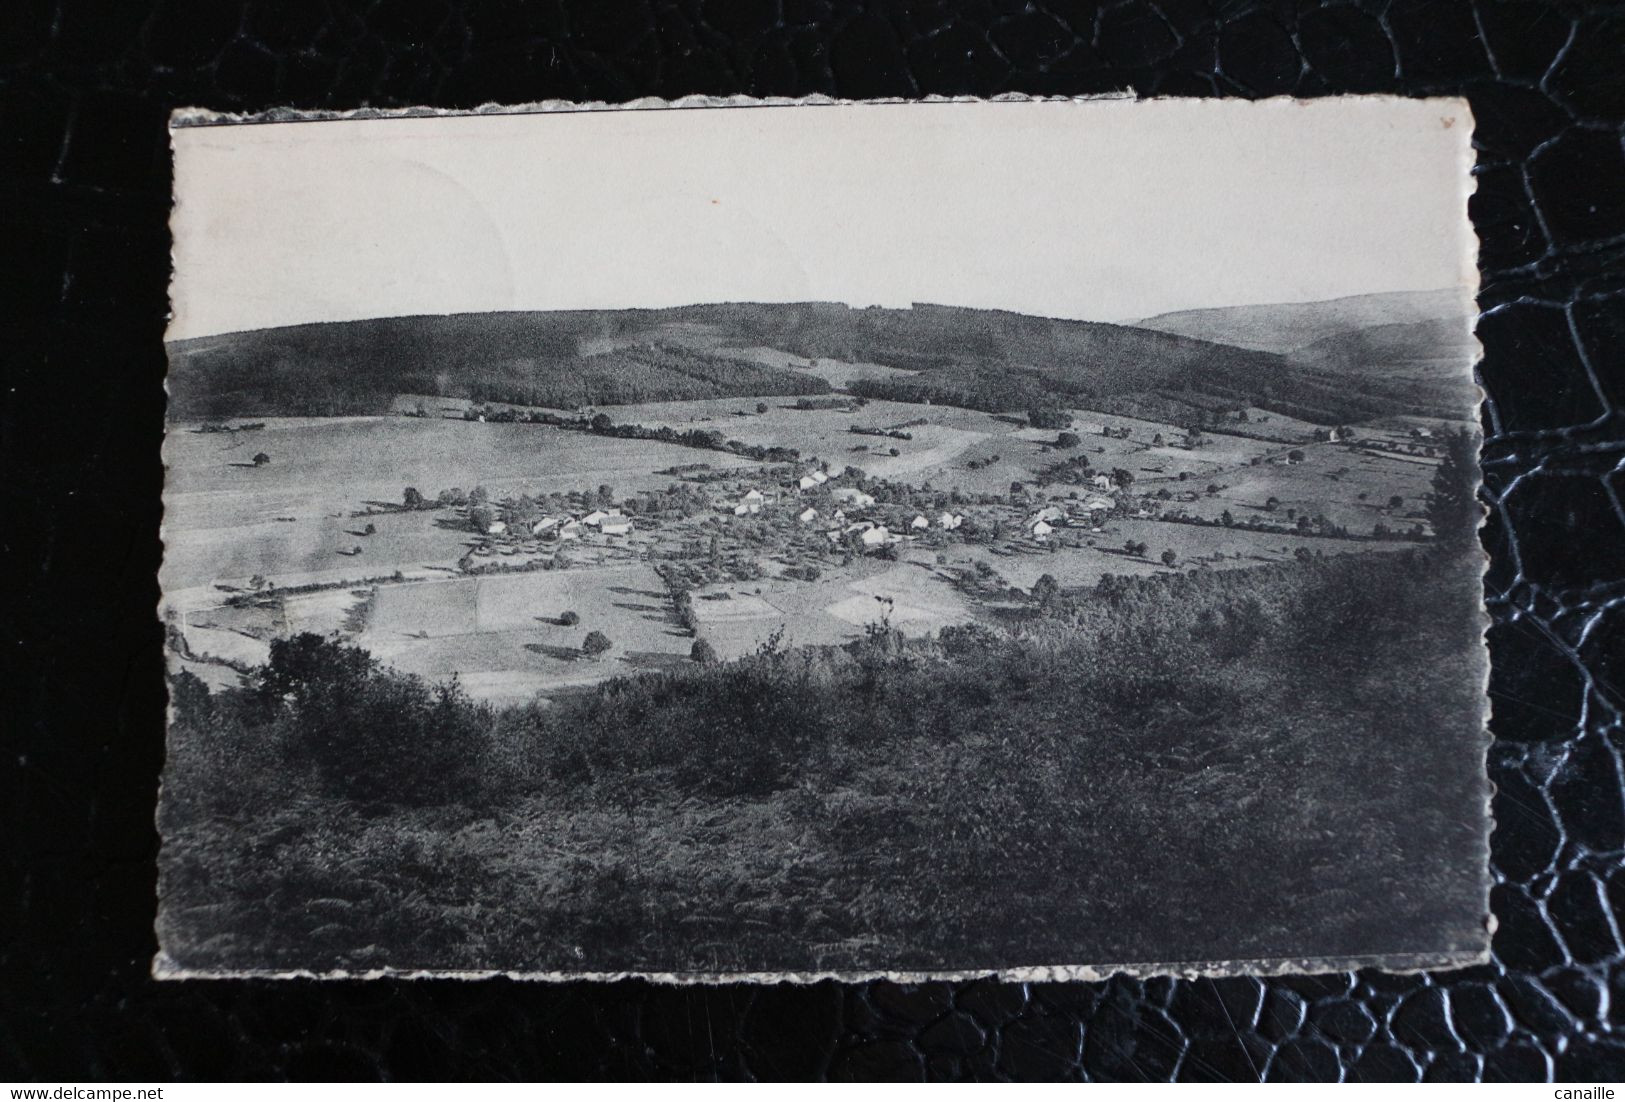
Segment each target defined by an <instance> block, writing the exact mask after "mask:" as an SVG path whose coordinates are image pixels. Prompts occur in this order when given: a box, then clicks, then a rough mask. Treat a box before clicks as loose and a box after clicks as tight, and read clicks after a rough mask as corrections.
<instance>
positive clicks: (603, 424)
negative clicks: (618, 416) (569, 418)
mask: <svg viewBox="0 0 1625 1102" xmlns="http://www.w3.org/2000/svg"><path fill="white" fill-rule="evenodd" d="M588 423H589V424H590V425H591V426H592V431H593V432H608V431H609V430H610V429H611V428H613V427H614V425H615V422H613V421H611V420H610V419H609V414H607V413H595V414H593V415H592V420H591V421H590V422H588Z"/></svg>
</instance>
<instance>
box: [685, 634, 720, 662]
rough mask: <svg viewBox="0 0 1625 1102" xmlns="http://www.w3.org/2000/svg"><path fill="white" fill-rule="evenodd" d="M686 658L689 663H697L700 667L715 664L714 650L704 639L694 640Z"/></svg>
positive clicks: (715, 651) (715, 654)
mask: <svg viewBox="0 0 1625 1102" xmlns="http://www.w3.org/2000/svg"><path fill="white" fill-rule="evenodd" d="M688 657H689V659H690V660H691V661H694V662H698V663H699V664H700V665H702V666H714V665H716V664H717V650H716V648H715V647H713V646H712V645H711V644H710V643H708V642H706V641H705V640H704V639H696V640H694V645H693V646H692V647H690V648H689V650H688Z"/></svg>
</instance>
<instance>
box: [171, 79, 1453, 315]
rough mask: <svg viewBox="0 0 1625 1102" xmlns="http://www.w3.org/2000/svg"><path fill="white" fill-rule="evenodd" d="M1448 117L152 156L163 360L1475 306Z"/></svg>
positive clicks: (632, 136) (259, 134)
mask: <svg viewBox="0 0 1625 1102" xmlns="http://www.w3.org/2000/svg"><path fill="white" fill-rule="evenodd" d="M1471 128H1472V120H1471V117H1470V116H1469V115H1468V112H1467V108H1466V105H1465V103H1464V102H1462V101H1458V100H1410V101H1405V100H1393V99H1380V98H1368V99H1345V100H1315V101H1306V102H1294V101H1287V100H1275V101H1268V102H1265V103H1262V104H1249V103H1245V102H1242V101H1212V100H1207V101H1200V100H1160V101H1155V100H1154V101H1149V102H1143V103H1133V102H1127V101H1093V102H1083V103H1077V102H1064V103H1003V104H897V105H858V106H796V107H751V108H727V109H699V108H694V109H681V110H624V111H581V112H553V113H531V114H509V115H490V116H475V117H456V118H411V119H390V120H382V121H330V122H306V123H274V124H253V125H231V126H206V127H187V128H182V129H178V130H176V131H175V132H174V141H175V172H176V208H175V211H174V215H173V221H172V228H173V231H174V236H175V266H176V273H175V280H174V284H173V287H172V298H173V309H174V319H173V321H172V323H171V326H170V332H169V337H170V339H178V338H183V337H192V336H203V335H208V334H211V333H221V332H230V331H234V330H241V329H258V328H265V327H269V326H277V325H290V324H296V323H299V322H308V321H333V320H349V319H355V318H366V317H383V316H398V315H406V314H446V313H464V312H474V311H486V310H517V309H570V308H587V307H629V306H645V307H653V306H671V305H683V304H689V303H696V302H719V301H755V302H772V301H803V300H810V299H816V300H830V301H839V302H847V303H851V304H853V305H858V306H861V305H870V304H881V305H892V306H904V305H907V304H908V303H910V302H936V303H946V304H952V305H964V306H984V307H1000V308H1004V309H1010V310H1019V311H1022V312H1025V313H1032V314H1042V315H1047V316H1051V317H1067V318H1088V319H1097V320H1109V321H1120V320H1126V319H1130V318H1138V317H1144V316H1149V315H1151V314H1156V313H1161V312H1164V311H1169V310H1182V309H1189V308H1194V307H1202V306H1226V305H1234V304H1238V303H1258V302H1296V301H1309V300H1314V299H1323V298H1333V297H1337V296H1340V295H1349V294H1361V293H1366V292H1372V291H1391V290H1424V289H1432V288H1438V287H1450V286H1463V287H1471V286H1473V285H1474V283H1475V281H1476V276H1475V275H1474V266H1473V254H1474V248H1475V244H1474V239H1473V237H1472V235H1471V230H1470V227H1469V225H1468V222H1467V213H1466V197H1467V194H1468V193H1469V192H1470V190H1471V181H1470V178H1469V170H1470V168H1471V164H1472V151H1471V148H1470V142H1469V139H1470V132H1471Z"/></svg>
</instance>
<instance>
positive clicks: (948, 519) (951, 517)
mask: <svg viewBox="0 0 1625 1102" xmlns="http://www.w3.org/2000/svg"><path fill="white" fill-rule="evenodd" d="M964 523H965V518H964V517H962V516H960V515H959V514H958V513H950V512H947V511H946V510H944V511H943V514H942V515H941V516H940V517H938V518H937V527H938V528H943V529H946V530H948V531H950V532H951V531H953V530H954V529H955V528H958V527H959V526H960V525H961V524H964Z"/></svg>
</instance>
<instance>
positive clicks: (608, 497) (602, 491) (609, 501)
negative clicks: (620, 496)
mask: <svg viewBox="0 0 1625 1102" xmlns="http://www.w3.org/2000/svg"><path fill="white" fill-rule="evenodd" d="M598 504H599V505H605V506H608V505H614V504H615V487H613V486H611V485H609V484H608V483H605V484H604V485H601V486H599V487H598Z"/></svg>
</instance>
